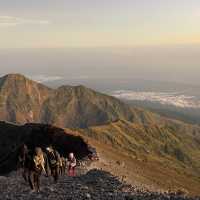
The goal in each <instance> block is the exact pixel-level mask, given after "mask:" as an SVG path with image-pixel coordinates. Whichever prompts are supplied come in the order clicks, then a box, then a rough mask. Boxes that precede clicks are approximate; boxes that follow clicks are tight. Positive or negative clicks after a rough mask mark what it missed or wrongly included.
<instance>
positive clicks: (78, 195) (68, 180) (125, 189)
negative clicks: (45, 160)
mask: <svg viewBox="0 0 200 200" xmlns="http://www.w3.org/2000/svg"><path fill="white" fill-rule="evenodd" d="M41 185H42V187H41V192H40V193H35V192H32V191H31V190H30V188H29V187H28V185H27V183H25V182H24V181H23V179H22V178H21V177H20V176H18V175H16V174H15V173H13V174H12V175H10V176H9V177H0V200H37V199H38V200H39V199H40V200H47V199H48V200H82V199H86V200H87V199H91V200H151V199H155V200H162V199H163V200H165V199H166V200H190V199H191V200H193V199H192V198H186V197H183V196H178V195H170V194H160V193H151V192H149V191H145V190H143V191H141V190H139V189H137V188H134V187H131V186H128V185H124V184H122V183H121V182H120V181H118V179H117V178H116V177H113V176H112V175H110V174H109V173H107V172H104V171H99V170H91V171H89V172H88V173H87V174H85V175H82V176H79V177H74V178H72V177H67V176H65V177H61V178H60V180H59V182H58V183H57V184H54V183H53V181H52V180H51V179H50V178H45V177H42V183H41ZM194 199H196V200H200V198H194Z"/></svg>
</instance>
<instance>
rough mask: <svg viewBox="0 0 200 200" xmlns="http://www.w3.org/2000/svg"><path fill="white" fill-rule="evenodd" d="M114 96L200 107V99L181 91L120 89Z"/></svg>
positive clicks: (185, 106) (177, 105)
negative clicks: (180, 92)
mask: <svg viewBox="0 0 200 200" xmlns="http://www.w3.org/2000/svg"><path fill="white" fill-rule="evenodd" d="M112 96H114V97H117V98H120V99H125V100H136V101H150V102H158V103H160V104H163V105H173V106H176V107H181V108H200V100H199V99H197V98H196V97H194V96H189V95H184V94H179V93H167V92H135V91H131V90H118V91H114V92H113V93H112Z"/></svg>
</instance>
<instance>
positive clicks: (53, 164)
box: [46, 146, 60, 183]
mask: <svg viewBox="0 0 200 200" xmlns="http://www.w3.org/2000/svg"><path fill="white" fill-rule="evenodd" d="M46 150H47V157H48V161H49V166H50V169H51V175H52V176H53V178H54V181H55V183H56V182H57V181H58V178H59V172H60V154H59V153H58V152H57V151H56V150H54V149H53V147H52V146H49V147H47V148H46Z"/></svg>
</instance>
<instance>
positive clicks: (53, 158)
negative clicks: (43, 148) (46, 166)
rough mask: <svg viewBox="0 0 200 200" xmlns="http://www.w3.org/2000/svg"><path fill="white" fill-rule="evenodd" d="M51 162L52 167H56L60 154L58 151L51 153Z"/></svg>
mask: <svg viewBox="0 0 200 200" xmlns="http://www.w3.org/2000/svg"><path fill="white" fill-rule="evenodd" d="M49 162H50V166H51V167H55V166H56V165H57V162H58V155H57V152H56V151H53V152H50V153H49Z"/></svg>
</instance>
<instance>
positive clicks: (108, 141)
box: [80, 120, 200, 194]
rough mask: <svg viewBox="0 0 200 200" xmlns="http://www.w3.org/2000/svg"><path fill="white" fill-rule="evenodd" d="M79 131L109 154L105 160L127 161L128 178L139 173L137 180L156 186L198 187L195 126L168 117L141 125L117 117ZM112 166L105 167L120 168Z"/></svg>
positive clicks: (199, 149) (199, 145) (198, 132)
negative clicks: (155, 122)
mask: <svg viewBox="0 0 200 200" xmlns="http://www.w3.org/2000/svg"><path fill="white" fill-rule="evenodd" d="M80 132H81V135H83V136H86V137H88V138H89V140H90V139H92V140H94V141H96V142H97V143H98V144H99V148H100V149H101V150H102V151H103V153H102V155H103V157H105V156H106V157H109V158H108V163H109V162H110V160H115V161H116V160H123V162H125V163H127V164H125V165H127V169H126V170H125V171H126V173H125V174H129V178H128V179H129V181H130V182H132V181H133V180H135V177H138V176H139V178H138V180H139V182H143V183H144V184H147V185H154V186H155V187H161V188H165V189H169V188H179V187H180V188H185V189H186V190H188V191H190V192H191V193H193V194H198V191H200V127H198V126H192V125H188V124H184V123H181V122H178V121H171V120H165V122H162V123H160V124H155V125H151V126H150V125H148V126H143V125H141V124H138V123H131V122H127V121H122V120H119V121H117V122H114V123H111V124H108V125H104V126H96V127H91V128H88V129H84V130H83V129H82V130H80ZM97 146H98V145H97ZM105 146H107V147H108V148H110V150H108V151H107V152H106V153H105V151H104V150H103V149H106V147H105ZM111 152H113V153H112V155H110V156H109V155H108V154H111ZM113 162H114V161H113ZM114 166H115V165H114ZM115 167H116V166H115ZM115 167H114V168H112V166H109V167H108V170H109V168H110V169H111V168H112V170H111V171H114V172H115V173H116V174H117V173H119V171H118V170H117V171H116V170H115ZM135 168H136V169H137V170H136V169H135ZM122 171H124V169H122ZM122 174H123V173H121V175H122ZM122 176H123V175H122ZM125 176H126V175H125ZM130 177H131V179H130ZM136 179H137V178H136Z"/></svg>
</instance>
